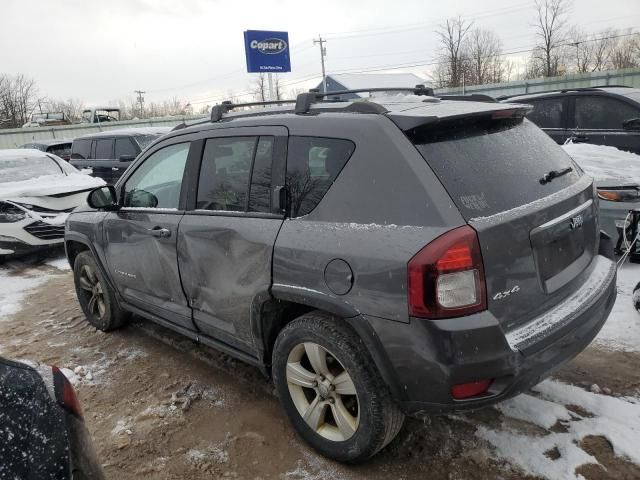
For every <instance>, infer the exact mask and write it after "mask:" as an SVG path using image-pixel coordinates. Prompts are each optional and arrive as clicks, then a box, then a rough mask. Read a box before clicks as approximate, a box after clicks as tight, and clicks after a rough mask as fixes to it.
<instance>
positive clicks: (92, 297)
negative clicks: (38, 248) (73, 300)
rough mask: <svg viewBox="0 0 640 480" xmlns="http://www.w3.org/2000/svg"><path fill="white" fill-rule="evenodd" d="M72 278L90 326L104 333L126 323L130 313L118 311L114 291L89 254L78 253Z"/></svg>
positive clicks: (118, 307)
mask: <svg viewBox="0 0 640 480" xmlns="http://www.w3.org/2000/svg"><path fill="white" fill-rule="evenodd" d="M73 279H74V282H75V286H76V295H77V296H78V302H80V307H81V308H82V311H83V312H84V314H85V316H86V317H87V320H88V321H89V323H90V324H91V325H93V326H94V327H96V328H97V329H98V330H102V331H103V332H108V331H110V330H115V329H117V328H120V327H122V326H123V325H125V324H126V323H127V321H128V320H129V317H130V314H129V313H128V312H125V311H124V310H122V309H121V308H120V305H119V304H118V300H117V299H116V296H115V293H114V291H113V290H112V289H111V287H110V286H109V284H108V283H107V282H106V281H105V279H104V276H103V275H102V272H101V271H100V269H99V268H98V265H97V264H96V261H95V259H94V258H93V255H92V254H91V253H90V252H88V251H84V252H81V253H79V254H78V256H77V257H76V260H75V262H74V264H73Z"/></svg>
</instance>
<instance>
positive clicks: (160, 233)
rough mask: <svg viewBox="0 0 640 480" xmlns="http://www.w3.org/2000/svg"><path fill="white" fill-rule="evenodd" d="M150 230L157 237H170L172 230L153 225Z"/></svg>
mask: <svg viewBox="0 0 640 480" xmlns="http://www.w3.org/2000/svg"><path fill="white" fill-rule="evenodd" d="M148 231H149V233H151V235H153V236H154V237H157V238H168V237H170V236H171V230H169V229H168V228H162V227H153V228H150V229H149V230H148Z"/></svg>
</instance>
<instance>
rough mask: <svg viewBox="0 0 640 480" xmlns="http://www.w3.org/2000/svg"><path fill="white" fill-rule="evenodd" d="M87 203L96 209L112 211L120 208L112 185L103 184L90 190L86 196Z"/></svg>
mask: <svg viewBox="0 0 640 480" xmlns="http://www.w3.org/2000/svg"><path fill="white" fill-rule="evenodd" d="M87 203H88V204H89V206H90V207H91V208H95V209H97V210H107V211H114V210H119V209H120V205H118V196H117V195H116V189H115V187H114V186H113V185H104V186H102V187H98V188H94V189H93V190H91V192H89V196H88V197H87Z"/></svg>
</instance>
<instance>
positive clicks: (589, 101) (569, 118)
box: [499, 86, 640, 154]
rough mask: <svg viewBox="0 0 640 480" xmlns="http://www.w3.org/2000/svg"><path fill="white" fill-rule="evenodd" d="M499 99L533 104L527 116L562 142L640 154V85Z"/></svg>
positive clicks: (582, 89) (570, 90) (579, 89)
mask: <svg viewBox="0 0 640 480" xmlns="http://www.w3.org/2000/svg"><path fill="white" fill-rule="evenodd" d="M499 100H501V101H505V102H510V103H511V102H518V103H520V102H521V103H526V104H529V105H533V110H532V111H531V112H530V113H529V114H528V115H527V118H528V119H529V120H531V121H532V122H534V123H535V124H536V125H538V126H539V127H540V128H542V129H543V130H544V131H545V132H546V133H547V134H549V135H550V136H551V138H553V139H554V140H555V141H556V142H557V143H559V144H561V145H562V144H563V143H565V142H566V141H567V140H571V141H572V142H574V143H593V144H595V145H609V146H612V147H616V148H619V149H620V150H626V151H629V152H632V153H637V154H640V89H639V88H631V87H623V86H618V87H591V88H576V89H567V90H557V91H551V92H542V93H533V94H529V95H515V96H510V97H499Z"/></svg>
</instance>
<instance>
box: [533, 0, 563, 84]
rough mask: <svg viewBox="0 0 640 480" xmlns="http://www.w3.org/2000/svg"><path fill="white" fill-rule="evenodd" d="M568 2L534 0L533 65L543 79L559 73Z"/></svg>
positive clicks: (561, 0) (560, 0)
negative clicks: (534, 38)
mask: <svg viewBox="0 0 640 480" xmlns="http://www.w3.org/2000/svg"><path fill="white" fill-rule="evenodd" d="M569 1H570V0H535V5H536V11H537V14H536V23H535V24H534V27H535V32H536V37H537V39H538V44H537V45H536V48H535V50H534V52H533V65H534V68H537V69H538V70H539V73H541V74H542V75H543V76H545V77H554V76H556V75H559V74H560V73H561V61H562V54H563V51H562V47H563V42H565V40H566V29H567V16H568V13H569V8H570V3H569Z"/></svg>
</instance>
